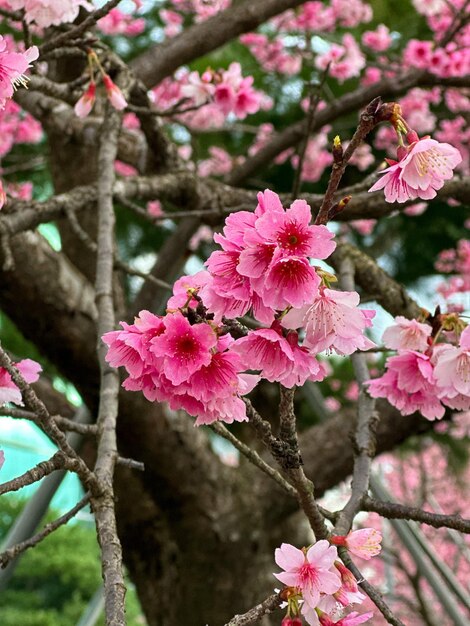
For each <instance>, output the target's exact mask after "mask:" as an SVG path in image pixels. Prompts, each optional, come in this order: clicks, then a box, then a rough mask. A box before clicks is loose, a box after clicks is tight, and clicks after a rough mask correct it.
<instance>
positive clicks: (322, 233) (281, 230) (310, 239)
mask: <svg viewBox="0 0 470 626" xmlns="http://www.w3.org/2000/svg"><path fill="white" fill-rule="evenodd" d="M311 221H312V212H311V209H310V207H309V205H308V204H307V203H306V202H305V200H295V202H293V203H292V205H291V206H290V208H289V209H287V211H285V212H284V211H283V212H282V213H281V212H279V211H274V212H268V213H265V214H264V215H263V216H261V217H260V218H259V219H258V220H257V221H256V224H255V227H256V230H257V232H258V234H259V236H260V237H261V238H262V239H264V240H265V242H266V243H271V244H273V245H277V248H278V250H277V253H276V255H275V259H274V260H276V258H280V257H284V256H310V257H314V258H316V259H326V258H328V257H329V256H330V254H331V253H332V252H333V251H334V249H335V248H336V243H335V242H334V241H332V239H333V237H334V234H333V233H332V232H331V231H330V230H328V228H327V227H326V226H310V222H311Z"/></svg>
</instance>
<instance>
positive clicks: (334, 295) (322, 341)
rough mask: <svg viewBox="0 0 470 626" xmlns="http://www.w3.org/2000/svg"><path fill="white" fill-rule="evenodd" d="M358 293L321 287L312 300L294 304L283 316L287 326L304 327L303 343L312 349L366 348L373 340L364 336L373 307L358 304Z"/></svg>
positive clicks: (341, 351)
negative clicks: (299, 306)
mask: <svg viewBox="0 0 470 626" xmlns="http://www.w3.org/2000/svg"><path fill="white" fill-rule="evenodd" d="M358 304H359V294H357V293H356V292H355V291H335V290H332V289H325V288H321V289H320V291H319V294H318V295H317V296H316V297H315V298H314V299H313V301H312V303H311V304H307V305H305V306H303V307H302V308H300V309H299V308H297V309H296V308H294V309H292V310H291V311H289V312H288V313H287V315H285V317H284V318H283V319H282V325H283V326H284V327H286V328H293V329H294V328H301V327H303V328H305V340H304V346H305V347H307V348H308V349H309V350H312V351H313V352H314V353H318V352H322V351H323V350H329V349H333V350H335V351H336V352H337V353H338V354H352V353H353V352H355V351H356V350H358V349H359V350H367V349H368V348H371V347H373V346H374V345H375V344H374V343H373V342H372V341H370V339H368V338H367V337H365V336H364V334H363V332H364V330H365V328H367V327H369V326H371V322H370V319H371V317H373V316H374V315H375V312H374V311H367V310H365V309H359V308H357V305H358Z"/></svg>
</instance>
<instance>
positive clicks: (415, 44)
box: [403, 39, 433, 69]
mask: <svg viewBox="0 0 470 626" xmlns="http://www.w3.org/2000/svg"><path fill="white" fill-rule="evenodd" d="M432 48H433V43H432V41H420V40H419V39H410V41H409V42H408V44H407V46H406V48H405V51H404V54H403V56H404V60H405V63H407V64H408V65H411V66H413V67H417V68H419V69H428V67H429V63H430V61H431V56H432Z"/></svg>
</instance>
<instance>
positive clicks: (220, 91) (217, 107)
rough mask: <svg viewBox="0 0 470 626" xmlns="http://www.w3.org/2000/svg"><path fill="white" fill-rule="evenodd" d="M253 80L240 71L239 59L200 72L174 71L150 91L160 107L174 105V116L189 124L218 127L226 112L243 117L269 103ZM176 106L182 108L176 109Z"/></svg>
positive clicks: (172, 106) (239, 117) (269, 104)
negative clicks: (222, 66) (225, 66)
mask: <svg viewBox="0 0 470 626" xmlns="http://www.w3.org/2000/svg"><path fill="white" fill-rule="evenodd" d="M253 80H254V79H253V76H245V77H244V76H243V75H242V68H241V65H240V63H231V64H230V66H229V67H228V69H226V70H217V71H214V70H206V71H205V72H203V73H202V74H201V75H200V74H199V73H198V72H195V71H194V72H188V71H181V72H178V73H177V75H176V77H175V78H167V79H165V80H164V81H162V82H161V83H160V84H159V85H158V86H157V87H156V88H155V89H154V90H153V92H152V94H153V98H154V100H155V102H156V104H157V106H158V108H159V109H160V110H167V109H171V108H174V109H175V118H176V119H180V120H181V121H183V122H184V123H185V124H188V125H190V126H191V127H194V128H207V127H219V126H222V125H223V124H224V122H225V120H226V118H227V116H228V115H234V116H235V117H237V118H238V119H244V118H245V117H246V116H247V115H251V114H253V113H257V112H258V111H259V110H260V108H270V107H271V104H272V103H271V101H270V99H268V98H267V97H266V96H265V94H264V93H262V92H261V91H258V90H257V89H255V88H254V87H253ZM193 108H195V109H196V110H192V109H193ZM179 109H181V110H182V111H183V112H182V113H178V110H179ZM185 109H190V110H189V111H186V112H185Z"/></svg>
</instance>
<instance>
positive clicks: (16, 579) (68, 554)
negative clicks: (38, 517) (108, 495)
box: [0, 495, 145, 626]
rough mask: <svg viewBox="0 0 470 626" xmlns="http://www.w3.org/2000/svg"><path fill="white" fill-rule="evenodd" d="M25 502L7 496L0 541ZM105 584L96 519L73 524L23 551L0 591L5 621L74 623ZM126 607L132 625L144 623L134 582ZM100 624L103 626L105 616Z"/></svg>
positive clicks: (5, 625)
mask: <svg viewBox="0 0 470 626" xmlns="http://www.w3.org/2000/svg"><path fill="white" fill-rule="evenodd" d="M24 504H25V500H24V499H21V498H18V497H16V496H12V495H8V496H2V502H1V507H0V544H1V543H2V541H3V539H4V538H5V536H6V534H7V532H8V530H9V528H10V526H11V524H12V523H13V521H14V520H15V518H16V517H17V516H18V515H19V514H20V513H21V510H22V509H23V506H24ZM59 515H60V512H58V511H53V510H51V511H49V512H48V514H47V516H46V517H45V519H44V520H43V524H46V523H47V522H51V521H52V520H54V519H55V518H57V517H58V516H59ZM128 582H129V581H128ZM100 585H101V568H100V561H99V551H98V545H97V541H96V532H95V528H94V524H93V523H92V522H91V521H88V522H84V521H72V522H69V524H68V525H66V526H62V527H61V528H59V529H58V530H57V531H55V532H54V533H52V534H51V535H49V537H47V538H46V539H45V540H44V541H43V542H41V543H40V544H39V545H37V546H36V547H35V548H31V549H29V550H27V551H26V552H25V553H24V555H23V557H22V558H21V560H20V562H19V565H18V567H17V569H16V571H15V574H14V576H13V578H12V579H11V581H10V584H9V586H8V588H7V589H6V590H4V591H2V593H1V594H0V624H1V625H2V626H75V624H77V622H78V620H79V619H80V617H81V616H82V615H83V613H84V611H85V609H86V607H87V605H88V603H89V602H90V600H91V599H92V597H93V595H94V594H95V592H96V591H97V589H98V588H99V587H100ZM126 611H127V618H128V624H129V626H142V624H145V620H144V618H143V617H142V614H141V610H140V606H139V602H138V600H137V596H136V593H135V589H134V587H133V585H132V584H131V583H130V582H129V585H128V591H127V596H126ZM96 625H97V626H104V618H103V617H101V618H100V619H99V620H98V621H97V622H96Z"/></svg>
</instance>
